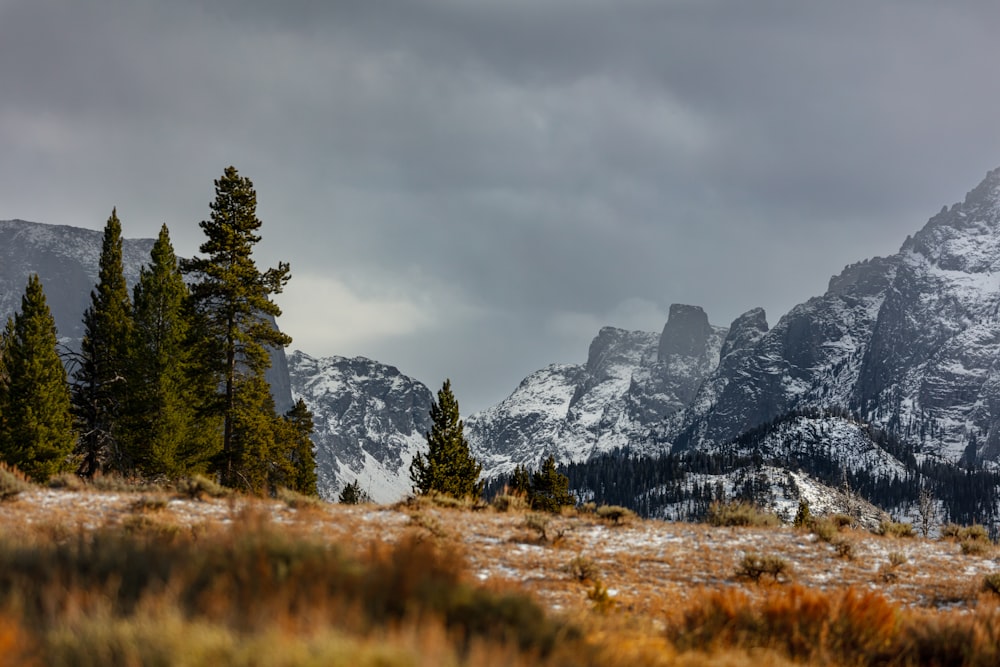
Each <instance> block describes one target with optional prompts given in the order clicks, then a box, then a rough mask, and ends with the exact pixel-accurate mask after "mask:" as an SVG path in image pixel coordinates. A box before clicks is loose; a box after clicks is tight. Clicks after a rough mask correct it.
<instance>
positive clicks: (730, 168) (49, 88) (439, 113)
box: [0, 0, 1000, 408]
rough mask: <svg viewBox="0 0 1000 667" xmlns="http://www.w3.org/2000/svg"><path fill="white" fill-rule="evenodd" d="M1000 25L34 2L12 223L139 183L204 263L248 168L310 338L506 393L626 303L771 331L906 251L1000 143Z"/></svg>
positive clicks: (636, 316)
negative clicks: (853, 271) (839, 279)
mask: <svg viewBox="0 0 1000 667" xmlns="http://www.w3.org/2000/svg"><path fill="white" fill-rule="evenodd" d="M998 21H1000V6H997V5H996V4H995V3H986V2H958V3H949V4H948V5H940V4H935V3H930V2H909V1H908V2H903V1H902V0H897V1H895V2H884V3H878V5H872V3H867V2H860V1H859V0H848V1H847V2H841V3H824V4H816V3H789V2H777V1H770V0H768V1H765V2H757V3H753V4H752V5H740V4H735V5H734V3H731V2H717V1H712V0H697V1H695V0H673V1H669V2H662V1H660V0H621V1H620V2H616V3H606V2H597V1H596V0H533V1H531V2H528V1H527V0H506V1H504V2H500V1H492V0H491V1H486V2H475V3H473V2H466V1H464V0H420V1H413V0H366V2H346V1H345V2H319V1H306V0H298V1H296V0H291V1H289V2H285V3H273V2H262V1H259V0H255V1H247V0H239V1H237V0H222V1H216V2H211V3H208V2H197V1H196V0H181V1H178V2H171V3H154V2H127V1H126V0H95V1H94V2H88V3H71V2H66V1H65V0H7V1H6V2H4V3H3V4H0V93H2V94H0V145H2V146H3V147H4V154H3V157H2V159H0V218H11V217H22V218H26V219H32V220H37V221H41V222H51V223H62V224H76V225H83V226H89V227H95V228H97V227H100V226H101V225H102V224H103V222H104V220H105V219H106V218H107V215H108V212H109V211H110V209H111V207H112V206H115V205H117V206H118V207H119V212H120V213H121V215H122V218H123V220H124V224H125V229H126V233H128V234H130V235H135V236H138V235H145V236H149V235H153V234H155V232H156V229H157V228H158V226H159V224H160V223H162V222H167V223H168V224H169V225H170V227H171V231H172V234H173V236H174V238H175V239H176V241H177V244H178V246H179V248H178V249H179V250H180V251H181V252H183V253H187V254H190V253H193V252H195V251H196V248H197V245H198V243H199V242H200V238H199V237H200V232H199V230H198V228H197V224H196V223H197V222H198V221H199V220H201V219H203V218H205V217H207V215H208V206H207V205H208V202H209V201H211V199H212V197H213V192H212V186H211V184H212V179H214V178H217V177H218V175H219V174H220V173H221V172H222V169H223V168H224V167H225V166H226V165H228V164H235V165H236V166H237V167H238V168H239V169H240V171H241V173H243V174H244V175H247V176H249V177H251V178H252V179H253V180H254V182H255V184H256V185H257V189H258V194H259V214H260V217H261V218H262V219H263V220H264V223H265V227H264V241H263V242H262V244H261V246H260V249H259V255H260V261H261V263H273V262H274V261H277V259H285V260H289V261H291V263H292V268H293V274H294V275H295V276H296V277H293V280H292V283H291V284H290V285H289V288H288V291H287V293H286V294H284V295H283V296H282V298H281V303H282V304H283V306H284V308H285V310H286V314H287V321H288V323H287V324H286V327H287V328H290V329H291V330H290V333H291V334H292V335H293V336H295V337H296V338H297V339H298V340H299V341H302V347H303V348H304V349H306V351H308V352H310V353H313V354H350V355H353V354H363V355H367V356H371V357H374V358H377V359H380V360H383V361H386V362H389V363H394V364H396V365H398V366H399V367H400V368H401V369H402V370H403V371H404V372H407V373H410V374H413V375H415V376H417V377H419V378H420V379H422V380H424V381H425V382H427V383H428V384H431V385H435V384H436V383H438V382H440V381H441V380H442V379H443V378H444V377H446V376H450V377H452V379H453V380H454V381H455V384H456V388H457V389H458V391H459V392H460V397H461V396H465V400H463V406H464V407H467V408H480V407H484V406H485V405H486V404H488V403H490V402H493V401H496V400H499V399H500V398H502V397H503V395H504V394H505V393H506V392H508V391H509V390H511V389H512V388H513V387H514V384H515V383H516V381H517V380H518V379H519V378H520V377H521V376H523V375H524V374H526V373H527V372H529V371H531V370H533V369H534V368H536V367H537V366H539V365H541V364H543V363H547V362H549V361H561V362H568V361H582V360H583V358H584V357H585V354H586V344H587V341H588V340H589V338H590V337H591V336H593V335H594V334H595V333H596V331H595V330H592V329H593V328H594V327H595V326H598V325H599V323H601V324H618V325H622V326H630V327H634V326H641V327H642V328H646V329H649V330H658V329H659V328H660V327H662V324H663V322H662V321H659V320H662V317H663V313H665V312H666V309H667V307H668V306H669V304H670V303H671V302H674V301H679V302H687V303H697V304H700V305H702V306H704V307H705V308H706V310H707V311H708V312H709V315H710V317H711V318H712V320H713V321H714V322H716V323H718V324H727V323H728V322H729V321H730V320H731V319H733V318H734V317H735V316H737V315H738V314H740V312H742V311H744V310H746V309H749V308H751V307H754V306H758V305H763V306H764V307H765V308H767V310H768V314H769V318H770V319H771V321H772V322H773V321H775V320H777V318H778V317H779V316H780V315H781V314H782V313H783V312H784V311H786V310H788V309H789V308H790V307H791V306H793V305H794V304H795V303H797V302H799V301H803V300H805V299H806V298H808V297H810V296H812V295H814V294H817V293H819V292H822V291H823V289H825V286H826V281H827V279H828V278H829V276H830V275H831V274H833V273H836V272H838V271H839V270H840V268H842V266H843V265H844V264H847V263H849V262H853V261H856V260H860V259H863V258H866V257H869V256H872V255H876V254H887V253H891V252H893V251H895V249H896V248H897V247H898V246H899V244H900V243H901V242H902V240H903V238H905V236H906V235H907V234H909V233H912V232H913V231H915V230H916V229H918V228H919V227H920V226H921V225H922V224H923V222H924V221H925V220H926V219H927V218H928V217H929V216H930V215H931V214H932V213H935V212H936V211H937V210H938V209H939V208H940V207H941V205H942V204H950V203H951V202H953V201H956V200H959V199H961V197H962V196H963V195H964V193H965V191H966V190H968V189H970V188H971V187H973V186H974V185H975V184H976V183H977V182H978V180H979V179H980V178H981V177H982V175H983V173H984V172H985V171H986V170H987V169H990V168H993V167H995V166H998V165H1000V133H997V132H996V131H995V125H996V121H995V119H996V118H998V117H1000V113H998V112H1000V88H997V87H996V86H995V85H993V82H994V79H995V76H994V72H993V70H994V68H995V63H996V62H997V60H998V56H1000V46H998V44H997V42H996V40H995V38H994V36H993V34H992V32H991V30H992V26H996V25H998ZM616 320H617V321H616ZM574 328H578V329H579V330H578V331H576V332H575V334H574V333H573V331H574ZM307 344H308V347H306V345H307Z"/></svg>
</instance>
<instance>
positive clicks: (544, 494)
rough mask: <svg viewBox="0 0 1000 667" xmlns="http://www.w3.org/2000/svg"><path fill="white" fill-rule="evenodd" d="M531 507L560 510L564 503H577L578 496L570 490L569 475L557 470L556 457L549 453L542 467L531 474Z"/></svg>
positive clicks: (551, 510)
mask: <svg viewBox="0 0 1000 667" xmlns="http://www.w3.org/2000/svg"><path fill="white" fill-rule="evenodd" d="M528 501H529V502H530V503H531V509H534V510H539V511H542V512H558V511H559V508H560V507H562V506H564V505H575V504H576V498H575V497H574V496H573V494H572V493H570V492H569V477H567V476H566V475H563V474H562V473H560V472H559V471H558V470H556V458H555V457H554V456H552V455H549V457H548V458H547V459H545V462H544V463H542V469H541V470H538V471H536V472H534V473H533V474H532V475H531V492H530V493H529V494H528Z"/></svg>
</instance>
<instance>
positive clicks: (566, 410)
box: [466, 304, 729, 477]
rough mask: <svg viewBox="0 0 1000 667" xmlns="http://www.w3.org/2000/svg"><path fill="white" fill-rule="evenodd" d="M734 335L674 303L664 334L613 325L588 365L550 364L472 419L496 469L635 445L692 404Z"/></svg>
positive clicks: (476, 440) (473, 438)
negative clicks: (498, 402) (726, 343)
mask: <svg viewBox="0 0 1000 667" xmlns="http://www.w3.org/2000/svg"><path fill="white" fill-rule="evenodd" d="M728 333H729V331H728V330H727V329H724V328H721V327H716V326H712V325H711V324H709V321H708V316H707V315H706V314H705V312H704V311H703V310H702V309H701V308H699V307H697V306H685V305H681V304H674V305H673V306H671V309H670V317H669V319H668V321H667V323H666V325H665V326H664V329H663V332H662V333H661V334H659V335H658V334H655V333H650V332H644V331H625V330H623V329H617V328H614V327H605V328H603V329H601V331H600V332H599V333H598V334H597V337H596V338H594V340H593V342H592V343H591V345H590V351H589V354H588V358H587V362H586V363H585V364H580V365H553V366H549V367H547V368H544V369H541V370H539V371H537V372H535V373H533V374H532V375H530V376H528V377H527V378H525V380H524V381H523V382H522V383H521V384H520V386H519V387H518V388H517V389H515V390H514V392H513V393H512V394H511V395H510V396H508V397H507V398H506V399H505V400H504V401H502V402H501V403H500V404H498V405H496V406H494V407H492V408H489V409H487V410H484V411H483V412H480V413H478V414H475V415H472V416H471V417H469V419H468V420H466V427H467V435H468V438H469V441H470V443H471V444H472V448H473V452H474V453H475V455H476V456H477V457H479V459H480V460H481V461H482V462H483V465H484V473H485V474H486V476H488V477H493V476H496V475H499V474H503V473H506V472H509V471H510V470H512V469H513V468H514V466H515V465H517V464H526V465H529V466H535V465H537V464H538V463H539V462H540V461H541V459H542V458H544V457H545V456H548V455H549V454H554V455H555V457H556V459H557V460H558V461H560V462H562V463H569V462H572V461H583V460H587V459H589V458H591V457H593V456H596V455H599V454H601V453H603V452H607V451H611V450H613V449H615V448H619V447H625V446H632V447H636V446H637V443H640V442H643V441H645V440H646V439H647V432H648V430H649V428H650V426H651V425H653V424H656V423H659V422H660V421H662V420H663V419H664V418H665V417H667V416H669V415H671V414H673V413H674V412H676V411H677V410H679V409H681V408H682V407H684V406H685V405H687V403H688V402H689V401H690V400H691V398H692V396H693V395H694V394H695V392H696V391H697V389H698V387H699V386H700V384H701V382H702V381H703V379H704V378H705V377H706V376H707V375H708V374H709V373H710V372H711V371H712V370H713V369H715V368H716V367H717V365H718V363H719V359H720V355H721V351H722V349H723V345H724V342H725V341H726V336H727V334H728ZM656 451H659V449H658V448H657V447H656V446H654V447H653V448H652V449H651V450H650V451H649V453H654V452H656Z"/></svg>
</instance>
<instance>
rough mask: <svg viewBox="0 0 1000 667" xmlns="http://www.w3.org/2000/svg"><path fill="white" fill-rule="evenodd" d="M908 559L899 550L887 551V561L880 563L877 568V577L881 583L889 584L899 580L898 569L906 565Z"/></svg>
mask: <svg viewBox="0 0 1000 667" xmlns="http://www.w3.org/2000/svg"><path fill="white" fill-rule="evenodd" d="M908 560H909V559H907V557H906V554H904V553H902V552H900V551H890V552H889V562H888V563H885V564H884V565H882V566H881V567H880V568H879V570H878V578H879V580H881V581H882V582H883V583H886V584H891V583H893V582H895V581H898V580H899V576H900V575H899V570H900V568H901V567H902V566H904V565H906V563H907V562H908Z"/></svg>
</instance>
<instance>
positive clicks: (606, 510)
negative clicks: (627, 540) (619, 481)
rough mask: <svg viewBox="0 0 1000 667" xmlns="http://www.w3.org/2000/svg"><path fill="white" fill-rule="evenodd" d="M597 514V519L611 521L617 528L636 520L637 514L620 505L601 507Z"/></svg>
mask: <svg viewBox="0 0 1000 667" xmlns="http://www.w3.org/2000/svg"><path fill="white" fill-rule="evenodd" d="M595 513H596V514H597V518H599V519H603V520H605V521H610V522H611V523H612V524H614V525H616V526H621V525H624V524H626V523H628V522H629V521H631V520H632V519H633V518H635V512H633V511H632V510H630V509H628V508H627V507H622V506H620V505H601V506H600V507H598V508H597V509H596V510H595Z"/></svg>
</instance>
